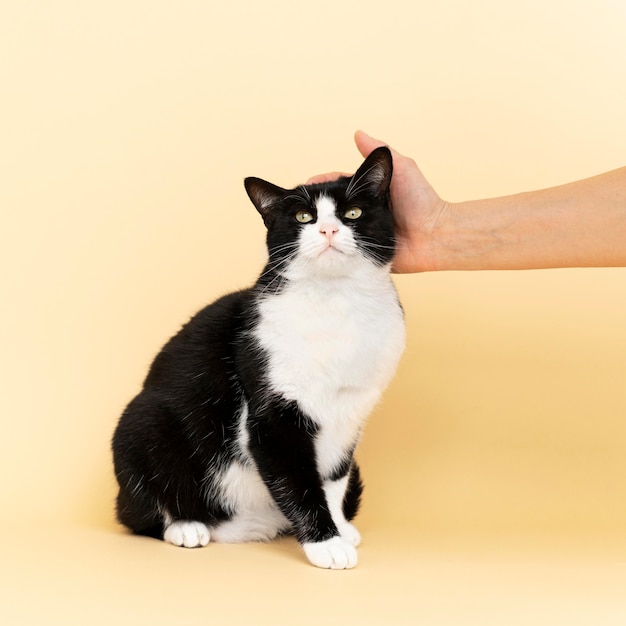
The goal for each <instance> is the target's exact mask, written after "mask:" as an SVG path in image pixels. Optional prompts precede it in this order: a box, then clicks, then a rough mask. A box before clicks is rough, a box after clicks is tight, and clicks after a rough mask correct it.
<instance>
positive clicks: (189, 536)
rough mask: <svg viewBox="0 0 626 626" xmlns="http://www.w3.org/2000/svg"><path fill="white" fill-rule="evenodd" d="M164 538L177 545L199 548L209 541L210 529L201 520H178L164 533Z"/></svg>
mask: <svg viewBox="0 0 626 626" xmlns="http://www.w3.org/2000/svg"><path fill="white" fill-rule="evenodd" d="M163 539H165V541H168V542H169V543H172V544H174V545H175V546H181V547H185V548H199V547H200V546H206V545H207V544H208V543H209V539H210V534H209V529H208V528H207V527H206V526H205V525H204V524H202V523H201V522H192V521H178V522H173V523H171V524H170V525H169V526H168V527H167V528H166V529H165V532H164V533H163Z"/></svg>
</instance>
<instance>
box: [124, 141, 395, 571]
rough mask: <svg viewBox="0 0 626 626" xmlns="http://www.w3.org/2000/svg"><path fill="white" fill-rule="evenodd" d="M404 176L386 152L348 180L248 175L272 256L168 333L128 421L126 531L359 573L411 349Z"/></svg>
mask: <svg viewBox="0 0 626 626" xmlns="http://www.w3.org/2000/svg"><path fill="white" fill-rule="evenodd" d="M391 174H392V159H391V154H390V152H389V150H388V149H387V148H378V149H377V150H375V151H374V152H372V154H371V155H370V156H369V157H368V158H367V159H366V160H365V162H364V163H363V164H362V166H361V167H360V168H359V170H358V171H357V172H356V173H355V174H354V176H352V177H343V178H340V179H339V180H337V181H336V182H330V183H323V184H316V185H308V186H300V187H298V188H296V189H292V190H285V189H282V188H280V187H277V186H275V185H272V184H271V183H268V182H265V181H263V180H260V179H258V178H248V179H246V181H245V186H246V190H247V192H248V194H249V196H250V198H251V200H252V202H253V203H254V205H255V206H256V208H257V210H258V211H259V213H260V214H261V216H262V217H263V220H264V222H265V225H266V227H267V247H268V251H269V260H268V263H267V265H266V267H265V269H264V271H263V273H262V274H261V276H260V277H259V278H258V280H257V282H256V284H255V285H254V286H253V287H251V288H250V289H247V290H244V291H239V292H236V293H231V294H229V295H226V296H224V297H222V298H220V299H219V300H217V301H216V302H214V303H213V304H210V305H209V306H207V307H206V308H204V309H203V310H201V311H200V312H199V313H198V314H196V315H195V316H194V317H193V318H192V319H191V320H190V321H189V322H188V323H187V324H186V325H185V326H183V328H182V329H181V330H180V332H179V333H178V334H177V335H175V336H174V337H173V338H172V339H170V341H169V342H168V343H167V344H166V345H165V347H164V348H163V349H162V351H161V352H160V353H159V354H158V355H157V357H156V358H155V360H154V362H153V364H152V366H151V368H150V371H149V373H148V376H147V378H146V380H145V382H144V386H143V390H142V391H141V393H139V394H138V395H137V396H136V397H135V398H134V400H132V401H131V402H130V404H129V405H128V407H127V408H126V410H125V411H124V413H123V414H122V417H121V418H120V421H119V424H118V426H117V429H116V431H115V435H114V437H113V455H114V464H115V473H116V476H117V480H118V483H119V486H120V489H119V495H118V498H117V516H118V519H119V521H120V522H121V523H122V524H124V525H126V526H127V527H128V528H130V529H131V530H132V531H133V532H135V533H138V534H142V535H149V536H153V537H158V538H162V539H164V540H165V541H168V542H170V543H173V544H174V545H177V546H185V547H188V548H194V547H198V546H205V545H206V544H207V543H208V542H209V540H211V541H218V542H244V541H264V540H270V539H272V538H274V537H276V536H277V535H279V534H282V533H294V534H295V535H296V537H297V538H298V540H299V541H300V543H301V544H302V546H303V548H304V552H305V553H306V556H307V557H308V559H309V560H310V561H311V563H313V564H314V565H316V566H318V567H324V568H333V569H345V568H351V567H354V566H355V565H356V563H357V552H356V546H357V545H358V544H359V542H360V535H359V533H358V531H357V530H356V528H355V527H354V526H353V525H352V524H351V523H350V521H349V520H352V519H353V517H354V516H355V515H356V512H357V509H358V506H359V501H360V497H361V491H362V485H361V480H360V476H359V469H358V467H357V464H356V462H355V461H354V458H353V454H354V450H355V447H356V445H357V442H358V441H359V437H360V435H361V431H362V429H363V425H364V421H365V418H366V417H367V415H368V413H369V412H370V410H371V409H372V407H373V406H374V404H375V403H376V402H377V401H378V399H379V398H380V396H381V393H382V392H383V390H384V389H385V387H386V386H387V384H388V383H389V381H390V380H391V378H392V376H393V374H394V372H395V370H396V366H397V364H398V361H399V359H400V356H401V354H402V351H403V349H404V341H405V330H404V319H403V313H402V309H401V306H400V303H399V301H398V297H397V294H396V291H395V288H394V286H393V283H392V281H391V277H390V264H391V259H392V257H393V253H394V230H393V219H392V216H391V213H390V211H389V206H388V198H389V183H390V181H391Z"/></svg>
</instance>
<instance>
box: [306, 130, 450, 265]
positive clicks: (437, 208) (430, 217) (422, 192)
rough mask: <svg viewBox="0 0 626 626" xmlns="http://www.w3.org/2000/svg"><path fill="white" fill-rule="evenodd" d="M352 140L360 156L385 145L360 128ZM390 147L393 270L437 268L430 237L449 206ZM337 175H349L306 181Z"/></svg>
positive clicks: (406, 159) (409, 162)
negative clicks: (394, 238) (393, 233)
mask: <svg viewBox="0 0 626 626" xmlns="http://www.w3.org/2000/svg"><path fill="white" fill-rule="evenodd" d="M354 141H355V143H356V145H357V148H358V149H359V152H360V153H361V154H362V155H363V157H367V156H368V155H369V154H370V152H372V151H373V150H374V149H375V148H378V147H380V146H384V145H386V144H385V143H384V142H382V141H379V140H378V139H374V138H373V137H370V136H369V135H367V134H366V133H364V132H363V131H357V132H356V133H355V136H354ZM390 150H391V154H392V156H393V176H392V178H391V187H390V197H391V211H392V213H393V218H394V223H395V231H396V254H395V257H394V259H393V266H392V269H393V271H394V272H396V273H399V274H404V273H411V272H423V271H428V270H433V269H436V259H435V257H434V254H433V250H434V246H433V239H434V237H435V233H436V231H437V229H438V228H440V227H441V226H442V225H443V223H444V222H445V218H446V214H447V212H448V210H449V207H450V205H449V203H447V202H445V201H444V200H442V199H441V198H440V197H439V195H438V194H437V192H436V191H435V190H434V189H433V188H432V186H431V185H430V183H429V182H428V181H427V180H426V178H424V175H423V174H422V173H421V172H420V170H419V168H418V167H417V164H416V163H415V161H413V159H410V158H409V157H406V156H404V155H402V154H400V153H399V152H397V151H396V150H394V149H393V148H390ZM340 176H350V174H343V173H340V172H330V173H327V174H321V175H318V176H314V177H313V178H310V179H309V180H308V181H307V183H308V184H312V183H322V182H328V181H331V180H335V179H337V178H339V177H340Z"/></svg>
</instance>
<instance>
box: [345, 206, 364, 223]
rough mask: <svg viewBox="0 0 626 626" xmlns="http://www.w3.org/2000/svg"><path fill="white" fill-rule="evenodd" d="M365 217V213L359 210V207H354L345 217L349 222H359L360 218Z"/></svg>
mask: <svg viewBox="0 0 626 626" xmlns="http://www.w3.org/2000/svg"><path fill="white" fill-rule="evenodd" d="M361 215H363V211H362V210H361V209H359V207H357V206H354V207H352V208H351V209H348V210H347V211H346V212H345V213H344V214H343V216H344V217H345V218H346V219H348V220H358V219H359V217H361Z"/></svg>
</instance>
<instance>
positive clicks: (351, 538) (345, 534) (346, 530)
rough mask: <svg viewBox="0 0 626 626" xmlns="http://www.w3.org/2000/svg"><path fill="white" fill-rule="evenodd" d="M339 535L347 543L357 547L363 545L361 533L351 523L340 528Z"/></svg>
mask: <svg viewBox="0 0 626 626" xmlns="http://www.w3.org/2000/svg"><path fill="white" fill-rule="evenodd" d="M339 534H340V535H341V538H342V539H343V540H344V541H347V542H348V543H349V544H352V545H353V546H355V547H356V546H358V545H360V543H361V533H360V532H359V531H358V530H357V529H356V526H353V525H352V524H350V522H346V523H345V524H341V525H340V526H339Z"/></svg>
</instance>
